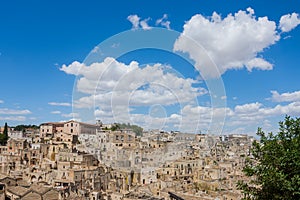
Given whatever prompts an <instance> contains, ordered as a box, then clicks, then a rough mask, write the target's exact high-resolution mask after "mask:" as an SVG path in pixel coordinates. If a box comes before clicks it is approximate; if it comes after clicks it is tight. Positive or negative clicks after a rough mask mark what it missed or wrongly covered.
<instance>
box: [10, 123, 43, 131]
mask: <svg viewBox="0 0 300 200" xmlns="http://www.w3.org/2000/svg"><path fill="white" fill-rule="evenodd" d="M27 128H32V129H39V126H37V125H31V124H29V125H25V124H20V125H17V126H16V127H14V130H15V131H24V130H25V129H27Z"/></svg>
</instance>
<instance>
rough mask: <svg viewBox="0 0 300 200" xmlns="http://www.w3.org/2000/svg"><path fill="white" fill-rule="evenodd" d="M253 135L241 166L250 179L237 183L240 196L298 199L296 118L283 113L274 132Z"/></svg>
mask: <svg viewBox="0 0 300 200" xmlns="http://www.w3.org/2000/svg"><path fill="white" fill-rule="evenodd" d="M257 135H258V136H260V142H256V141H255V142H254V143H253V146H252V157H250V158H248V159H247V162H246V166H245V168H244V173H245V175H246V176H248V177H250V181H248V182H245V181H239V183H238V188H239V189H241V190H242V192H243V194H244V199H260V200H264V199H275V200H276V199H282V200H283V199H284V200H292V199H300V118H295V119H293V118H291V117H289V116H286V117H285V120H284V121H282V122H279V132H278V133H277V134H273V133H268V134H265V133H264V132H263V131H262V130H261V129H260V128H259V129H258V131H257Z"/></svg>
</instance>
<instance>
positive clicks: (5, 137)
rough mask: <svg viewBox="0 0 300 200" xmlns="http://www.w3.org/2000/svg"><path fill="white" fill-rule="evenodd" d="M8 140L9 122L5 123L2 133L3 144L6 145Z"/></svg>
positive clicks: (1, 140)
mask: <svg viewBox="0 0 300 200" xmlns="http://www.w3.org/2000/svg"><path fill="white" fill-rule="evenodd" d="M7 140H8V126H7V123H5V125H4V129H3V133H2V134H1V135H0V143H1V145H6V144H7Z"/></svg>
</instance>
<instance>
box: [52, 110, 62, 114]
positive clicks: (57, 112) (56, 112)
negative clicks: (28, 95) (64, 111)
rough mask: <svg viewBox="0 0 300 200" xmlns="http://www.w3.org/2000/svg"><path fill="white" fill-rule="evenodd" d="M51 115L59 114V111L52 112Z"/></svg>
mask: <svg viewBox="0 0 300 200" xmlns="http://www.w3.org/2000/svg"><path fill="white" fill-rule="evenodd" d="M51 114H61V112H60V111H59V110H55V111H52V112H51Z"/></svg>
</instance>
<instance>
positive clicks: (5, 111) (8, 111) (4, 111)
mask: <svg viewBox="0 0 300 200" xmlns="http://www.w3.org/2000/svg"><path fill="white" fill-rule="evenodd" d="M0 114H2V115H28V114H31V112H30V110H14V109H8V108H0Z"/></svg>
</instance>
